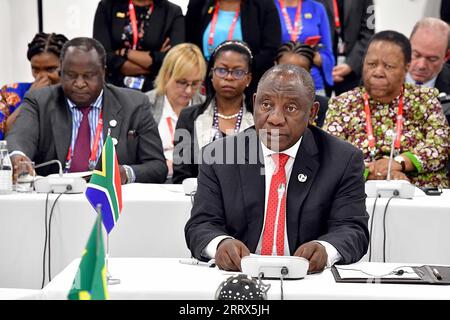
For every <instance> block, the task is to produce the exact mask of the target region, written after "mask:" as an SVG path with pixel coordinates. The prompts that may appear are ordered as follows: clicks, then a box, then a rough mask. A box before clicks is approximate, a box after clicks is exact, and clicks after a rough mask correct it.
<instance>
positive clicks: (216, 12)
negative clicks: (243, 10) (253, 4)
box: [208, 2, 240, 53]
mask: <svg viewBox="0 0 450 320" xmlns="http://www.w3.org/2000/svg"><path fill="white" fill-rule="evenodd" d="M239 11H240V10H239V9H238V10H236V13H235V14H234V18H233V21H232V22H231V26H230V30H229V31H228V38H227V40H231V39H233V33H234V29H235V28H236V24H237V21H238V19H239ZM218 17H219V4H218V3H217V2H216V6H215V9H214V13H213V17H212V20H211V29H210V30H209V37H208V50H209V51H210V52H211V53H212V51H213V46H214V34H215V32H216V24H217V19H218Z"/></svg>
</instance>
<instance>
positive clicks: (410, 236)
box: [0, 184, 450, 289]
mask: <svg viewBox="0 0 450 320" xmlns="http://www.w3.org/2000/svg"><path fill="white" fill-rule="evenodd" d="M45 197H46V195H45V194H25V195H21V194H12V195H7V196H0V288H1V287H3V288H29V289H40V288H41V281H42V256H43V248H44V234H45V233H44V211H45ZM55 199H56V195H51V196H50V201H49V204H50V206H49V209H48V211H50V207H51V205H52V204H53V202H54V201H55ZM386 201H387V199H385V198H381V199H379V200H378V202H377V206H376V211H375V220H374V227H373V239H372V240H373V243H374V245H373V251H372V261H382V252H383V246H382V243H383V223H382V220H383V211H384V208H385V204H386ZM373 202H374V199H373V198H369V199H367V211H368V212H369V214H371V212H372V207H373ZM190 209H191V200H190V197H189V196H185V195H184V194H183V191H182V186H181V185H167V184H163V185H152V184H131V185H125V186H123V210H122V215H121V217H120V219H119V221H118V224H117V225H116V227H115V228H114V229H113V231H112V232H111V237H110V243H109V247H110V256H111V257H160V258H164V257H169V258H170V257H172V258H174V257H189V256H190V253H189V250H188V249H187V247H186V243H185V239H184V226H185V223H186V221H187V220H188V218H189V216H190ZM94 220H95V212H94V209H93V208H92V207H91V206H90V204H89V203H88V201H87V200H86V198H85V196H84V194H78V195H63V196H62V197H61V198H60V199H59V200H58V202H57V204H56V206H55V212H54V216H53V219H52V229H51V231H52V232H51V273H52V276H53V277H54V276H55V275H56V274H57V273H58V272H60V271H61V270H63V269H64V268H65V267H66V266H67V265H68V264H69V263H70V262H71V261H72V260H73V259H75V258H78V257H80V256H81V252H82V251H83V249H84V246H85V245H86V242H87V238H88V236H89V233H90V231H91V229H92V226H93V223H94ZM386 226H387V237H386V262H398V263H403V262H405V263H428V264H433V263H434V264H449V265H450V232H449V228H450V190H444V194H443V195H441V196H439V197H431V196H417V197H416V198H415V199H414V200H407V199H393V200H392V201H391V203H390V205H389V208H388V211H387V217H386ZM367 256H368V255H366V258H365V259H366V260H367V258H368V257H367Z"/></svg>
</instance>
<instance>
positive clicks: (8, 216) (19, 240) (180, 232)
mask: <svg viewBox="0 0 450 320" xmlns="http://www.w3.org/2000/svg"><path fill="white" fill-rule="evenodd" d="M122 193H123V194H122V195H123V210H122V214H121V217H120V218H119V220H118V223H117V225H116V226H115V228H114V229H113V230H112V231H111V234H110V241H109V247H110V256H112V257H190V252H189V250H188V249H187V246H186V242H185V239H184V225H185V223H186V221H187V219H188V218H189V216H190V208H191V199H190V197H189V196H185V195H184V193H183V190H182V186H181V185H167V184H161V185H156V184H153V185H152V184H131V185H125V186H123V189H122ZM56 197H57V195H50V201H49V206H48V212H49V213H50V209H51V206H52V204H53V202H54V201H55V199H56ZM45 198H46V195H45V194H11V195H6V196H0V288H1V287H3V288H30V289H40V288H41V282H42V269H43V267H42V263H43V262H42V257H43V250H44V239H45V232H44V226H45V224H44V215H45ZM95 217H96V213H95V211H94V209H93V208H92V206H91V205H90V204H89V202H88V201H87V199H86V197H85V196H84V194H69V195H62V196H61V198H60V199H59V200H58V202H57V203H56V206H55V210H54V214H53V218H52V222H51V273H52V276H55V275H56V274H57V273H58V272H60V271H61V270H63V269H64V268H65V267H66V266H67V265H68V264H69V263H70V262H71V261H72V260H73V259H75V258H77V257H80V256H81V253H82V252H83V249H84V247H85V245H86V242H87V239H88V237H89V234H90V232H91V230H92V226H93V224H94V221H95ZM47 254H48V249H47ZM46 261H47V259H46ZM46 282H47V281H46Z"/></svg>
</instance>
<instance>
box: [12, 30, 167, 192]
mask: <svg viewBox="0 0 450 320" xmlns="http://www.w3.org/2000/svg"><path fill="white" fill-rule="evenodd" d="M105 63H106V54H105V50H104V48H103V46H102V45H101V44H100V43H99V42H98V41H97V40H94V39H92V38H75V39H72V40H70V41H69V42H67V43H66V44H65V46H64V47H63V50H62V52H61V84H60V85H55V86H51V87H48V88H43V89H41V90H36V91H33V92H30V93H29V94H27V95H26V96H25V99H24V102H23V103H22V105H21V107H20V108H21V109H22V110H21V113H20V115H19V117H18V119H17V122H16V123H15V125H14V127H13V129H12V130H11V131H10V133H9V134H8V136H7V141H8V147H9V150H10V152H12V162H13V166H14V167H16V166H17V163H18V162H20V161H26V160H28V161H29V160H30V159H31V160H33V161H35V162H36V163H42V162H45V161H49V160H52V159H58V160H59V161H60V162H61V163H63V164H65V171H67V172H79V171H87V170H92V169H94V167H95V166H96V163H97V161H98V159H99V157H100V153H101V149H102V144H103V141H104V140H105V138H106V135H107V134H111V136H112V138H113V142H114V143H115V144H116V151H117V157H118V161H119V164H120V167H119V168H120V175H121V181H122V183H130V182H148V183H150V182H154V183H159V182H164V180H165V178H166V175H167V166H166V162H165V159H164V155H163V149H162V144H161V139H160V137H159V134H158V128H157V125H156V123H155V121H154V120H153V117H152V114H151V111H150V105H149V102H148V99H147V97H146V96H145V95H144V94H143V93H140V92H136V91H133V90H131V89H123V88H118V87H115V86H112V85H108V84H105V82H104V77H105ZM57 168H58V167H57V166H49V167H44V168H42V169H40V170H39V171H38V174H42V175H46V174H50V173H54V172H57Z"/></svg>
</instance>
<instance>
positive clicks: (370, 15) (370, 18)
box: [317, 0, 375, 95]
mask: <svg viewBox="0 0 450 320" xmlns="http://www.w3.org/2000/svg"><path fill="white" fill-rule="evenodd" d="M317 1H318V2H321V3H322V4H323V5H324V6H325V8H326V9H327V14H328V19H329V21H330V28H331V36H332V39H331V40H332V42H333V52H334V54H335V57H336V62H337V65H336V66H335V67H334V69H333V81H334V87H333V88H328V90H327V94H331V92H330V89H334V91H335V93H336V95H339V94H341V93H343V92H347V91H349V90H351V89H353V88H355V87H357V86H358V85H359V84H360V81H361V74H362V65H363V58H364V53H365V51H366V48H367V44H368V42H369V39H370V38H371V37H372V35H373V33H374V30H375V10H374V8H375V7H374V5H373V0H357V1H356V0H317ZM337 21H339V22H337Z"/></svg>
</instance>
